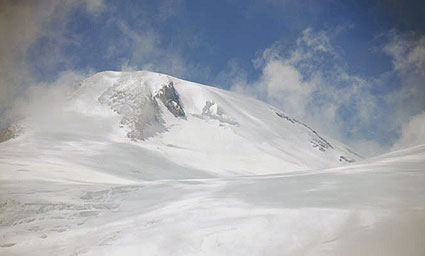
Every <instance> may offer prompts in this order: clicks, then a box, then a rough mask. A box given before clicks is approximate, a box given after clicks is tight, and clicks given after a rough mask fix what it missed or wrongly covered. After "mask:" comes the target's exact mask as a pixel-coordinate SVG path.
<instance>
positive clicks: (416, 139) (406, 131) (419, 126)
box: [392, 112, 425, 150]
mask: <svg viewBox="0 0 425 256" xmlns="http://www.w3.org/2000/svg"><path fill="white" fill-rule="evenodd" d="M420 144H425V112H422V113H421V114H418V115H415V116H413V117H412V118H411V119H410V121H409V122H408V123H406V124H405V125H403V127H402V129H401V136H400V139H399V140H398V141H397V142H396V143H395V144H394V145H393V147H392V150H398V149H402V148H407V147H410V146H415V145H420Z"/></svg>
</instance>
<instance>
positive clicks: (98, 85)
mask: <svg viewBox="0 0 425 256" xmlns="http://www.w3.org/2000/svg"><path fill="white" fill-rule="evenodd" d="M52 108H55V109H47V110H43V113H41V114H38V115H36V117H28V118H27V120H23V121H22V124H21V125H22V126H23V129H24V132H23V134H21V136H20V138H19V139H14V140H11V141H9V142H7V146H6V147H7V148H9V149H11V150H15V149H16V148H20V149H22V150H23V151H24V152H26V155H28V156H30V155H34V157H36V158H37V159H45V158H46V157H47V158H56V159H57V160H58V161H57V162H63V163H64V164H68V163H70V164H73V165H75V164H78V165H81V166H84V167H89V168H93V169H95V170H102V172H105V171H107V173H108V174H112V175H116V174H117V172H119V175H118V176H121V177H132V178H135V177H137V178H140V179H157V178H175V177H180V178H193V177H209V176H222V175H250V174H271V173H282V172H288V171H295V170H306V169H312V168H314V169H318V168H326V167H332V166H337V165H340V164H345V163H347V162H351V161H355V160H358V159H359V156H358V155H356V154H355V153H353V152H352V151H350V150H349V149H348V148H347V147H346V146H344V145H342V144H341V143H338V142H336V141H333V140H331V139H328V138H324V137H323V136H321V135H319V134H318V133H317V132H316V131H314V130H313V129H311V128H310V127H308V126H307V125H305V124H303V123H301V122H299V121H297V120H295V119H293V118H291V117H289V116H288V115H287V114H285V113H284V112H282V111H280V110H278V109H276V108H274V107H272V106H270V105H268V104H265V103H263V102H260V101H258V100H255V99H252V98H249V97H245V96H242V95H238V94H236V93H233V92H229V91H225V90H221V89H218V88H214V87H210V86H205V85H200V84H196V83H192V82H188V81H184V80H180V79H177V78H174V77H171V76H168V75H163V74H159V73H154V72H148V71H140V72H102V73H98V74H96V75H94V76H92V77H90V78H88V79H86V80H84V81H83V82H82V83H81V84H79V85H78V86H77V87H76V88H74V90H73V91H72V92H71V93H70V95H68V99H67V101H66V102H65V104H63V105H61V106H54V107H52ZM15 130H16V129H15ZM9 133H10V134H13V133H11V132H9ZM21 133H22V132H21ZM10 134H9V137H10V138H11V136H10ZM3 140H5V139H3ZM3 154H7V153H6V152H3Z"/></svg>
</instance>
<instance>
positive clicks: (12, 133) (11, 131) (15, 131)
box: [0, 124, 24, 143]
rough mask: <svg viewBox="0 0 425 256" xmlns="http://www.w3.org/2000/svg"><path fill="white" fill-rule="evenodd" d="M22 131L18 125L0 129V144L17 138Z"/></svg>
mask: <svg viewBox="0 0 425 256" xmlns="http://www.w3.org/2000/svg"><path fill="white" fill-rule="evenodd" d="M23 130H24V129H23V127H22V126H21V125H18V124H12V125H10V126H9V127H7V128H4V129H0V143H1V142H4V141H7V140H10V139H14V138H16V137H18V136H19V135H20V134H22V132H23Z"/></svg>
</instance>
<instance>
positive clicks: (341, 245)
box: [0, 71, 425, 255]
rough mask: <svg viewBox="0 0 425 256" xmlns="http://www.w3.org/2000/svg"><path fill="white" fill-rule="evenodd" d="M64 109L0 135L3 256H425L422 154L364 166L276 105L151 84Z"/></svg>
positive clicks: (75, 96)
mask: <svg viewBox="0 0 425 256" xmlns="http://www.w3.org/2000/svg"><path fill="white" fill-rule="evenodd" d="M66 99H67V100H66V101H65V102H62V101H60V104H58V103H57V102H55V101H52V102H50V101H49V102H47V104H45V106H44V105H43V104H39V105H37V108H35V110H36V111H34V113H32V114H29V115H28V116H27V117H26V118H25V119H23V120H21V121H20V122H19V123H18V124H15V125H13V126H10V127H9V128H7V129H5V130H2V131H0V141H1V143H0V195H1V196H0V255H29V254H31V255H379V254H381V255H425V253H424V252H425V251H424V250H425V249H424V248H425V247H424V246H423V243H422V242H423V241H422V240H421V239H422V238H423V235H424V234H423V232H424V230H425V227H424V223H425V219H424V216H425V214H424V213H425V212H424V203H425V170H424V166H425V145H424V146H419V147H416V148H412V149H409V150H405V151H400V152H396V153H392V154H389V155H386V156H382V157H379V158H375V159H370V160H361V159H360V157H359V156H357V155H356V154H355V153H353V152H352V151H350V150H349V149H348V148H347V147H346V146H344V145H342V144H341V143H338V142H337V141H334V140H331V139H328V138H325V137H324V136H321V135H319V134H318V133H317V132H316V131H314V130H313V129H312V128H310V127H309V126H307V125H306V124H303V123H301V122H299V121H297V120H295V119H293V118H291V117H289V116H288V115H286V114H285V113H283V112H282V111H280V110H277V109H276V108H274V107H272V106H270V105H267V104H265V103H262V102H260V101H257V100H254V99H251V98H248V97H245V96H241V95H238V94H235V93H232V92H228V91H224V90H220V89H217V88H214V87H209V86H205V85H200V84H196V83H191V82H187V81H183V80H180V79H177V78H174V77H170V76H167V75H162V74H158V73H153V72H146V71H142V72H133V73H120V72H103V73H99V74H96V75H94V76H93V77H90V78H88V79H86V80H85V81H83V82H82V83H81V84H80V85H79V86H78V87H76V90H75V91H73V92H72V93H70V94H67V96H66ZM41 101H43V99H41ZM354 160H357V161H356V162H354V163H350V164H348V163H349V162H353V161H354ZM358 160H361V161H358ZM332 166H339V167H334V168H329V167H332ZM325 168H327V169H325ZM394 231H399V232H394Z"/></svg>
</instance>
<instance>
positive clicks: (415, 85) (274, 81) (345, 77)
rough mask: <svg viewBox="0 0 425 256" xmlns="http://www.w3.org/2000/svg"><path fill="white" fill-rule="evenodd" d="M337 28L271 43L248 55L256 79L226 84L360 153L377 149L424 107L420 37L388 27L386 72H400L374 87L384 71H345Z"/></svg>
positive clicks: (424, 57)
mask: <svg viewBox="0 0 425 256" xmlns="http://www.w3.org/2000/svg"><path fill="white" fill-rule="evenodd" d="M342 30H343V29H342V28H339V29H336V32H334V33H333V32H332V31H319V32H314V31H313V30H312V29H310V28H309V29H306V30H304V31H303V33H302V34H301V36H300V37H299V38H298V39H297V41H296V47H295V48H293V49H290V50H289V51H288V49H285V48H283V46H282V44H280V43H279V42H276V43H274V44H273V45H272V47H270V48H268V49H265V50H264V51H263V52H262V53H261V54H260V55H259V57H257V58H256V59H255V60H254V61H253V64H254V67H255V68H257V69H259V70H260V71H261V76H260V79H259V80H257V81H255V82H251V83H246V82H245V83H244V82H243V81H242V82H241V81H239V82H238V83H237V84H235V85H234V86H233V87H232V90H235V91H239V92H243V93H246V94H250V95H253V96H255V97H257V98H260V99H262V100H265V101H267V102H269V103H271V104H273V105H275V106H277V107H279V108H281V109H283V110H284V111H286V112H287V113H288V114H289V115H292V116H294V117H296V118H299V119H301V120H303V121H305V122H307V123H309V124H310V125H312V126H313V127H315V128H316V129H318V130H319V131H320V132H322V133H324V134H327V135H328V136H330V137H333V138H336V139H339V140H342V141H343V142H345V143H347V144H348V145H350V146H352V147H353V148H354V149H355V150H357V151H358V152H359V153H360V154H362V155H365V156H371V155H376V154H380V153H382V152H384V151H386V150H388V149H390V147H391V144H392V140H393V139H394V138H391V137H389V136H388V137H385V136H387V135H388V134H390V133H391V132H393V131H397V130H399V129H400V125H401V124H403V123H404V122H405V121H406V120H407V119H408V118H409V117H410V116H412V114H415V113H417V111H423V110H424V108H425V103H424V102H425V84H424V82H423V81H425V79H424V76H423V73H424V72H425V67H424V60H425V55H424V53H425V51H424V48H425V44H424V43H423V42H424V41H425V39H424V37H422V38H419V39H415V40H413V39H411V38H406V37H405V36H402V35H398V34H396V33H395V32H392V33H393V34H392V35H391V37H390V40H389V43H388V44H387V46H386V47H385V48H384V51H385V53H387V54H389V55H390V56H391V57H392V58H393V60H394V70H393V71H392V73H391V74H393V76H394V75H396V76H399V77H400V80H401V85H400V86H398V87H397V88H396V89H384V90H382V92H380V93H376V92H374V89H376V88H377V86H378V85H379V86H385V83H387V82H390V81H389V80H388V79H389V78H388V76H386V74H383V75H382V76H380V77H378V78H370V77H366V78H365V77H360V76H357V75H353V74H350V73H349V72H348V71H347V70H346V69H345V68H344V67H345V66H346V63H344V61H343V60H342V58H341V55H340V54H339V52H338V51H337V50H336V49H335V48H334V47H333V46H332V40H331V39H332V38H333V37H334V36H335V34H337V33H339V31H342ZM406 101H408V103H407V102H406Z"/></svg>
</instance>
